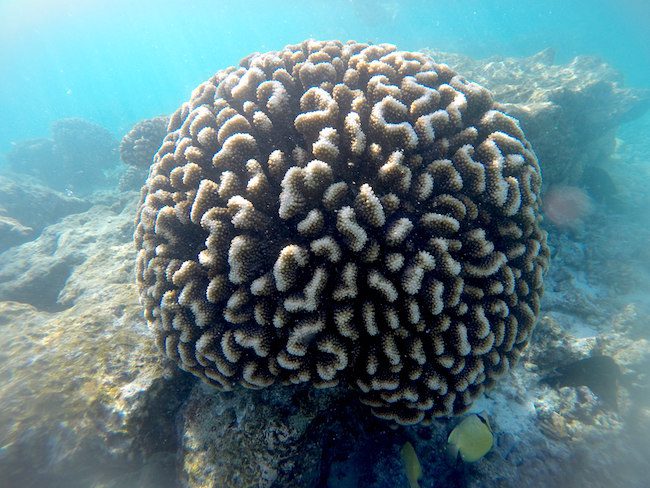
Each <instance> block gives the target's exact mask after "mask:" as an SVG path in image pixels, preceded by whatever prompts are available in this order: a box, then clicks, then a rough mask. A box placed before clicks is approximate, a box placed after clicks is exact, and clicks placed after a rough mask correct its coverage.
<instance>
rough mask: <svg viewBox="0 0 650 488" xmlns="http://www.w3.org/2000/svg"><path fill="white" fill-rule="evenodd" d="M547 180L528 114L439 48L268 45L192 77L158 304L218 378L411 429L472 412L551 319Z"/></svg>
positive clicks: (154, 260)
mask: <svg viewBox="0 0 650 488" xmlns="http://www.w3.org/2000/svg"><path fill="white" fill-rule="evenodd" d="M540 186H541V178H540V172H539V166H538V164H537V160H536V158H535V155H534V153H533V152H532V149H531V147H530V145H529V143H528V142H527V141H526V139H525V137H524V134H523V133H522V131H521V129H520V128H519V125H518V123H517V122H516V121H515V120H514V119H513V118H511V117H509V116H507V115H505V114H503V113H501V112H499V111H496V110H494V109H493V100H492V97H491V95H490V93H489V91H488V90H486V89H484V88H482V87H481V86H479V85H476V84H474V83H470V82H467V81H466V80H465V79H464V78H462V77H460V76H458V75H456V73H455V72H454V71H452V70H451V69H450V68H449V67H447V66H446V65H442V64H436V63H435V62H434V61H433V60H432V59H431V58H429V57H427V56H426V55H424V54H421V53H415V52H400V51H397V50H396V48H395V47H394V46H391V45H387V44H381V45H367V44H359V43H354V42H349V43H347V44H343V43H340V42H316V41H305V42H303V43H301V44H298V45H293V46H287V47H286V48H285V49H284V50H282V51H278V52H271V53H266V54H256V55H252V56H249V57H248V58H245V59H244V60H243V61H242V62H241V64H240V66H239V67H231V68H227V69H225V70H223V71H220V72H219V73H217V74H216V75H214V76H213V77H212V78H211V79H210V80H208V81H207V82H205V83H203V84H202V85H200V86H199V87H198V88H197V89H196V90H195V91H194V92H193V94H192V97H191V99H190V101H189V102H187V103H184V104H183V105H182V106H181V108H180V109H179V110H178V111H177V112H176V113H175V114H174V115H173V116H172V118H171V121H170V125H169V134H168V135H167V137H166V138H165V141H164V142H163V144H162V147H161V148H160V150H159V151H158V153H157V154H156V156H155V159H154V165H153V167H152V170H151V173H150V176H149V179H148V181H147V183H146V185H145V188H144V192H143V200H142V204H141V207H140V210H139V212H138V217H137V229H136V232H135V243H136V247H137V249H138V258H137V271H136V274H137V281H138V285H139V288H140V295H141V300H142V303H143V305H144V309H145V316H146V318H147V320H148V321H149V322H150V324H151V325H152V326H153V328H154V330H155V332H156V335H157V340H158V344H159V346H160V347H161V348H162V349H163V350H164V351H165V353H166V354H167V356H169V357H170V358H172V359H173V360H174V361H176V362H177V363H178V364H179V366H180V367H181V368H183V369H185V370H187V371H190V372H192V373H193V374H195V375H197V376H199V377H200V378H202V379H203V380H205V381H206V382H208V383H211V384H213V385H215V386H217V387H219V388H221V389H231V388H233V387H234V386H236V385H237V384H240V385H243V386H246V387H250V388H263V387H267V386H269V385H271V384H273V383H275V382H280V383H285V384H286V383H303V382H307V383H310V384H312V385H314V386H315V387H330V386H334V385H337V384H344V385H349V386H351V387H353V388H355V389H357V390H358V392H359V395H360V398H361V400H362V401H363V402H364V403H366V404H368V405H370V406H371V407H372V411H373V413H374V414H375V415H378V416H380V417H384V418H388V419H393V420H395V421H397V422H400V423H415V422H419V421H422V420H425V419H428V418H431V417H433V416H442V415H451V414H457V413H460V412H462V411H464V410H466V409H467V408H468V406H469V405H470V404H471V403H472V402H473V400H474V399H476V398H477V397H478V396H479V395H481V393H482V392H483V391H484V390H485V388H489V387H490V386H492V385H493V384H494V382H495V380H496V379H497V378H498V377H500V376H502V375H503V374H504V373H506V372H507V371H508V369H509V367H510V366H511V365H512V364H513V362H514V361H515V360H516V359H517V358H518V357H519V355H520V353H521V351H522V350H523V348H524V347H525V346H526V344H527V341H528V339H529V337H530V334H531V331H532V329H533V327H534V324H535V320H536V317H537V315H538V312H539V301H540V294H541V292H542V276H543V273H544V271H545V269H546V267H547V263H548V255H549V252H548V248H547V246H546V235H545V233H544V232H543V231H542V230H541V228H540V217H539V191H540Z"/></svg>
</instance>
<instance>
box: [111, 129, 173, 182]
mask: <svg viewBox="0 0 650 488" xmlns="http://www.w3.org/2000/svg"><path fill="white" fill-rule="evenodd" d="M168 123H169V117H167V116H160V117H154V118H152V119H145V120H142V121H140V122H138V123H137V124H135V125H134V126H133V127H132V128H131V130H130V131H129V132H128V133H127V134H126V135H125V136H124V137H123V138H122V141H121V142H120V158H121V159H122V161H123V162H124V163H125V164H128V165H129V166H135V167H137V168H142V169H145V170H147V169H149V166H151V164H152V163H153V157H154V155H155V154H156V151H158V149H159V148H160V145H161V144H162V141H163V139H164V138H165V136H166V135H167V125H168Z"/></svg>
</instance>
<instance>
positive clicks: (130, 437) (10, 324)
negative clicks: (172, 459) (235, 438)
mask: <svg viewBox="0 0 650 488" xmlns="http://www.w3.org/2000/svg"><path fill="white" fill-rule="evenodd" d="M132 212H133V209H132V208H128V209H127V210H126V211H124V212H122V213H117V212H114V211H111V210H109V209H107V208H106V207H93V208H92V209H90V210H89V211H88V212H86V213H84V214H80V215H76V216H71V217H68V218H66V219H64V220H63V221H61V222H60V223H58V224H55V225H53V226H50V227H48V228H47V229H46V230H45V231H44V233H43V235H42V236H41V237H40V238H39V239H38V240H37V241H35V242H32V243H28V244H23V245H22V246H18V247H16V248H13V249H12V250H11V251H9V252H6V253H4V254H3V255H1V256H0V269H2V274H3V277H2V280H3V283H2V300H3V301H0V351H1V352H0V377H2V378H3V381H2V387H1V388H0V445H1V446H2V450H1V452H0V472H2V484H3V486H49V487H87V486H90V485H93V484H94V483H97V482H99V481H102V482H105V483H106V484H105V485H104V486H145V485H142V484H139V483H138V482H137V480H139V479H141V477H143V476H144V477H146V476H145V475H144V474H143V472H142V469H141V468H142V465H144V464H145V462H146V461H150V462H156V461H155V460H156V459H164V458H165V457H164V456H163V454H165V450H166V449H167V448H168V446H170V445H172V446H173V445H175V444H174V442H173V437H174V427H173V414H174V412H175V410H176V408H177V406H178V405H179V403H180V400H179V396H182V394H183V392H184V391H185V389H184V387H183V386H182V385H183V383H182V381H181V382H178V381H176V382H175V383H174V387H173V388H170V386H169V385H170V382H169V379H171V378H173V372H171V373H170V372H167V373H166V370H165V368H164V365H163V364H162V363H161V361H160V357H159V355H158V353H157V351H156V350H155V345H154V341H153V338H152V335H151V333H150V331H149V329H148V328H147V325H146V323H145V322H144V320H143V318H142V316H141V311H140V306H139V304H138V298H137V291H136V288H135V285H133V284H132V282H133V265H132V263H133V261H134V259H135V256H134V251H133V246H132V244H131V242H130V234H131V232H132ZM10 275H11V277H10ZM12 280H16V281H12ZM40 295H43V296H44V297H41V296H40ZM57 296H59V297H61V301H60V302H59V307H58V308H60V307H65V309H63V310H60V309H59V310H56V311H53V310H52V309H56V308H57V307H54V306H53V304H54V300H55V299H56V297H57ZM170 449H172V450H173V448H170ZM172 466H173V465H172ZM157 471H159V472H163V473H167V472H168V471H169V465H168V464H167V465H165V464H164V463H162V464H160V466H158V468H157ZM173 471H174V470H173V468H172V472H173ZM118 476H120V477H122V478H123V479H129V480H130V481H129V482H128V483H126V482H125V483H124V484H121V485H120V484H119V483H118V484H115V485H111V484H110V483H115V480H116V479H117V477H118ZM172 477H174V475H172ZM167 479H169V476H167ZM151 486H162V485H160V484H157V485H153V484H152V485H151ZM171 486H173V483H172V484H171Z"/></svg>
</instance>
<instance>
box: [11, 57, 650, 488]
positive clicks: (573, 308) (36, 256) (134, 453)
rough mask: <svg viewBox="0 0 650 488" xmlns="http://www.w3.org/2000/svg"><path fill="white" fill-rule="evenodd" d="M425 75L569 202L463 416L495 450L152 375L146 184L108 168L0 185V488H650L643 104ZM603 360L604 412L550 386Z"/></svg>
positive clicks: (593, 75) (448, 422) (471, 70)
mask: <svg viewBox="0 0 650 488" xmlns="http://www.w3.org/2000/svg"><path fill="white" fill-rule="evenodd" d="M435 56H436V57H437V58H438V59H440V60H441V61H445V62H447V63H449V64H451V65H452V66H454V67H455V68H457V69H458V71H460V72H462V73H464V74H465V76H466V77H467V78H469V79H476V80H477V81H479V82H481V83H483V84H485V85H487V86H488V87H489V88H491V89H493V90H494V91H495V93H496V98H497V99H498V100H500V101H502V102H503V106H502V108H503V109H504V110H506V111H508V112H510V113H512V114H514V115H516V116H518V117H519V118H520V120H521V121H522V125H523V126H524V129H525V130H526V132H527V134H528V135H529V138H530V139H531V141H532V142H533V144H534V147H535V148H536V150H537V152H538V155H539V156H540V160H541V163H542V167H543V169H544V176H545V178H546V179H545V187H546V192H547V195H551V192H552V190H553V189H554V188H558V187H560V188H561V189H562V191H561V192H560V194H561V195H573V197H574V198H575V200H574V201H573V203H571V204H570V206H571V205H573V206H574V207H575V206H576V205H580V206H581V207H580V212H578V213H576V214H571V215H570V216H569V217H567V218H564V219H563V218H562V213H561V211H559V210H557V209H553V208H550V207H547V212H549V214H550V215H549V216H547V219H546V220H545V225H546V227H547V230H548V231H549V242H550V245H551V247H552V264H551V268H550V272H549V273H548V275H547V276H546V280H545V288H546V292H545V295H544V299H543V306H542V313H541V318H540V320H539V324H538V326H537V329H536V331H535V333H534V336H533V339H532V341H531V345H530V347H529V348H528V350H527V353H526V355H525V357H524V358H523V360H522V361H521V362H520V363H519V364H518V365H517V367H516V368H514V370H513V371H512V372H511V374H510V375H509V376H508V377H507V378H505V379H504V380H503V381H502V382H501V383H500V384H499V385H498V386H497V387H496V388H495V389H494V390H492V391H491V392H489V393H488V394H486V395H485V398H483V399H481V400H480V401H479V402H478V403H477V404H476V405H475V407H474V408H473V410H475V411H480V410H485V411H486V412H487V413H488V415H489V417H490V420H491V423H492V426H493V429H494V432H495V437H496V442H495V446H494V448H493V449H492V451H491V452H490V453H488V455H487V456H486V457H485V458H483V459H482V460H480V461H479V462H477V463H475V464H471V465H462V464H456V463H452V462H451V461H450V460H449V459H448V458H447V457H446V456H445V445H446V439H447V435H448V434H449V431H450V430H451V428H452V427H453V426H454V425H455V423H456V422H457V420H455V419H440V420H439V421H436V422H434V423H433V424H432V425H428V426H414V427H392V426H390V425H388V424H386V423H385V422H384V421H382V420H380V419H377V418H374V417H372V416H371V415H369V413H368V411H367V409H366V408H365V407H363V406H362V405H360V404H358V402H357V401H356V399H355V398H354V397H353V396H351V395H350V394H348V392H346V391H343V390H335V389H332V390H319V391H314V390H310V389H306V388H301V389H296V388H281V387H280V388H273V389H269V390H265V391H259V392H256V391H248V390H245V391H244V390H242V391H235V392H231V393H218V392H216V391H214V390H213V389H211V388H210V387H208V386H205V385H203V384H201V383H199V382H198V381H196V380H195V379H193V378H192V377H189V376H187V375H185V374H184V373H182V372H180V371H179V370H177V369H176V368H175V367H173V366H169V365H167V364H165V363H164V362H163V361H162V359H161V356H160V355H159V353H158V352H157V351H156V349H155V346H154V344H153V339H152V335H151V333H150V331H149V330H148V328H147V325H146V323H145V322H144V319H143V317H142V312H141V309H140V306H139V304H138V294H137V290H136V286H135V284H134V275H133V273H134V272H133V263H134V258H135V251H134V247H133V244H132V234H133V219H134V215H135V210H136V206H137V202H138V198H139V192H138V191H137V190H134V189H133V188H135V187H137V186H138V185H139V184H141V183H142V181H138V180H137V178H138V175H137V174H136V175H135V176H133V175H132V177H133V178H135V179H136V181H135V183H132V184H131V189H129V185H128V184H124V179H123V182H122V183H123V184H122V185H121V186H120V188H121V189H120V190H118V183H117V179H118V176H119V175H118V173H119V172H120V171H123V169H122V170H121V169H119V168H117V169H116V170H115V171H114V172H113V173H111V174H109V175H105V176H107V182H102V183H103V186H102V187H101V188H96V189H92V188H91V189H86V191H83V192H82V191H72V190H71V189H70V188H67V189H68V191H67V194H66V192H65V189H66V185H65V184H63V183H65V182H58V186H57V185H54V186H56V187H57V188H58V189H63V192H60V191H57V188H54V189H53V188H48V187H47V186H46V185H45V184H44V183H43V182H42V181H41V182H39V181H38V177H39V174H38V172H37V171H36V172H34V171H32V172H31V173H32V174H29V175H27V174H24V173H25V172H23V173H20V172H19V171H16V168H13V171H12V172H9V171H7V172H6V173H5V175H4V176H1V177H0V207H1V208H0V210H1V211H0V229H2V238H0V250H2V251H3V252H2V253H1V254H0V329H1V333H0V379H1V381H0V486H3V487H31V486H34V487H36V486H47V487H66V488H68V487H69V488H74V487H97V488H99V487H106V488H108V487H112V488H113V487H114V488H117V487H142V488H147V487H174V486H185V487H192V488H195V487H215V488H217V487H230V486H232V487H303V486H304V487H323V488H325V487H332V488H338V487H341V488H347V487H356V486H358V487H376V488H380V487H397V486H408V482H407V479H406V476H405V473H404V468H403V466H402V461H401V458H400V448H401V446H402V445H403V444H404V442H405V441H407V440H408V441H410V442H411V443H412V444H413V446H414V448H415V450H416V452H417V454H418V457H419V459H420V462H421V464H422V470H423V476H422V479H421V480H420V486H421V487H423V488H429V487H438V486H441V487H442V486H444V487H447V488H448V487H460V486H468V487H513V488H514V487H516V488H523V487H537V486H539V487H546V486H558V487H587V486H589V487H608V488H609V487H625V488H632V487H642V486H647V484H646V483H647V482H646V481H645V480H646V479H647V460H648V458H647V447H648V439H649V438H650V386H649V381H648V371H650V343H649V339H650V332H649V331H650V329H649V324H648V317H650V294H649V293H648V288H649V286H648V285H649V284H650V247H649V246H648V242H650V214H649V213H648V211H647V209H648V208H650V192H648V185H649V184H650V117H648V116H645V118H643V112H644V110H645V109H646V108H647V101H648V98H647V97H648V95H647V93H645V92H642V91H639V90H630V89H626V88H624V87H623V85H622V81H621V80H620V78H619V76H618V74H617V73H615V72H614V71H613V70H611V68H609V67H608V66H607V65H605V64H603V63H602V62H600V61H598V60H594V59H591V58H578V59H577V60H575V61H573V62H572V63H569V64H567V65H555V64H553V60H552V58H551V54H550V53H548V52H545V53H541V54H540V55H538V56H536V57H532V58H526V59H492V60H484V61H477V60H471V59H469V58H464V57H462V56H456V55H450V54H444V53H435ZM506 75H508V76H506ZM576 128H578V129H576ZM41 142H42V141H41ZM23 147H25V148H29V147H32V148H33V147H34V144H33V143H32V144H31V146H30V145H25V146H23ZM39 147H41V148H42V147H43V144H41V145H40V146H39ZM25 151H28V149H25ZM30 154H32V153H30ZM47 154H49V153H46V155H47ZM50 156H51V157H54V156H52V155H51V154H50ZM12 158H14V159H15V158H16V155H15V154H14V155H13V156H12ZM594 175H595V176H594ZM139 177H140V178H142V177H143V176H142V174H141V173H140V176H139ZM44 179H45V180H47V178H44ZM549 199H550V197H549ZM551 200H552V199H551ZM557 204H558V205H560V210H561V209H562V206H561V205H563V204H566V202H562V201H560V202H559V203H557ZM553 212H555V213H553ZM558 212H559V213H558ZM558 215H559V217H558ZM551 217H552V218H551ZM565 217H566V215H565ZM598 354H604V355H607V356H610V357H612V358H614V360H615V361H616V362H617V363H618V365H619V366H620V367H621V369H622V372H623V377H622V378H621V380H620V382H619V383H620V384H619V387H618V390H617V401H616V404H612V402H611V401H605V400H604V399H603V398H602V397H599V396H598V394H596V393H595V392H594V391H592V390H591V389H589V387H587V386H576V387H572V386H567V387H561V388H552V387H551V386H549V385H547V384H545V383H543V382H541V380H542V379H543V378H545V377H546V376H547V375H548V374H549V373H550V372H551V371H552V370H553V369H554V368H555V367H557V366H561V365H564V364H569V363H571V362H572V361H575V360H578V359H582V358H586V357H589V356H593V355H598Z"/></svg>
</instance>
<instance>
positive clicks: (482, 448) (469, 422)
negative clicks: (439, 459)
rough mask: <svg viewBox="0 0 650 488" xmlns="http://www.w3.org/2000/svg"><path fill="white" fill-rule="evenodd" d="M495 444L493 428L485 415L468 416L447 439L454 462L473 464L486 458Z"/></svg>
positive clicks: (448, 449) (448, 448)
mask: <svg viewBox="0 0 650 488" xmlns="http://www.w3.org/2000/svg"><path fill="white" fill-rule="evenodd" d="M493 444H494V435H493V434H492V428H491V427H490V423H489V422H488V420H487V416H486V415H484V414H472V415H468V416H467V417H465V419H463V421H462V422H461V423H460V424H458V425H457V426H456V427H454V430H452V431H451V434H449V438H448V439H447V451H448V452H449V454H450V455H451V457H452V459H453V460H455V461H456V460H458V458H459V457H460V459H462V460H463V461H464V462H466V463H473V462H475V461H478V460H479V459H481V458H482V457H483V456H485V455H486V454H487V453H488V452H490V449H492V445H493Z"/></svg>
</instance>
